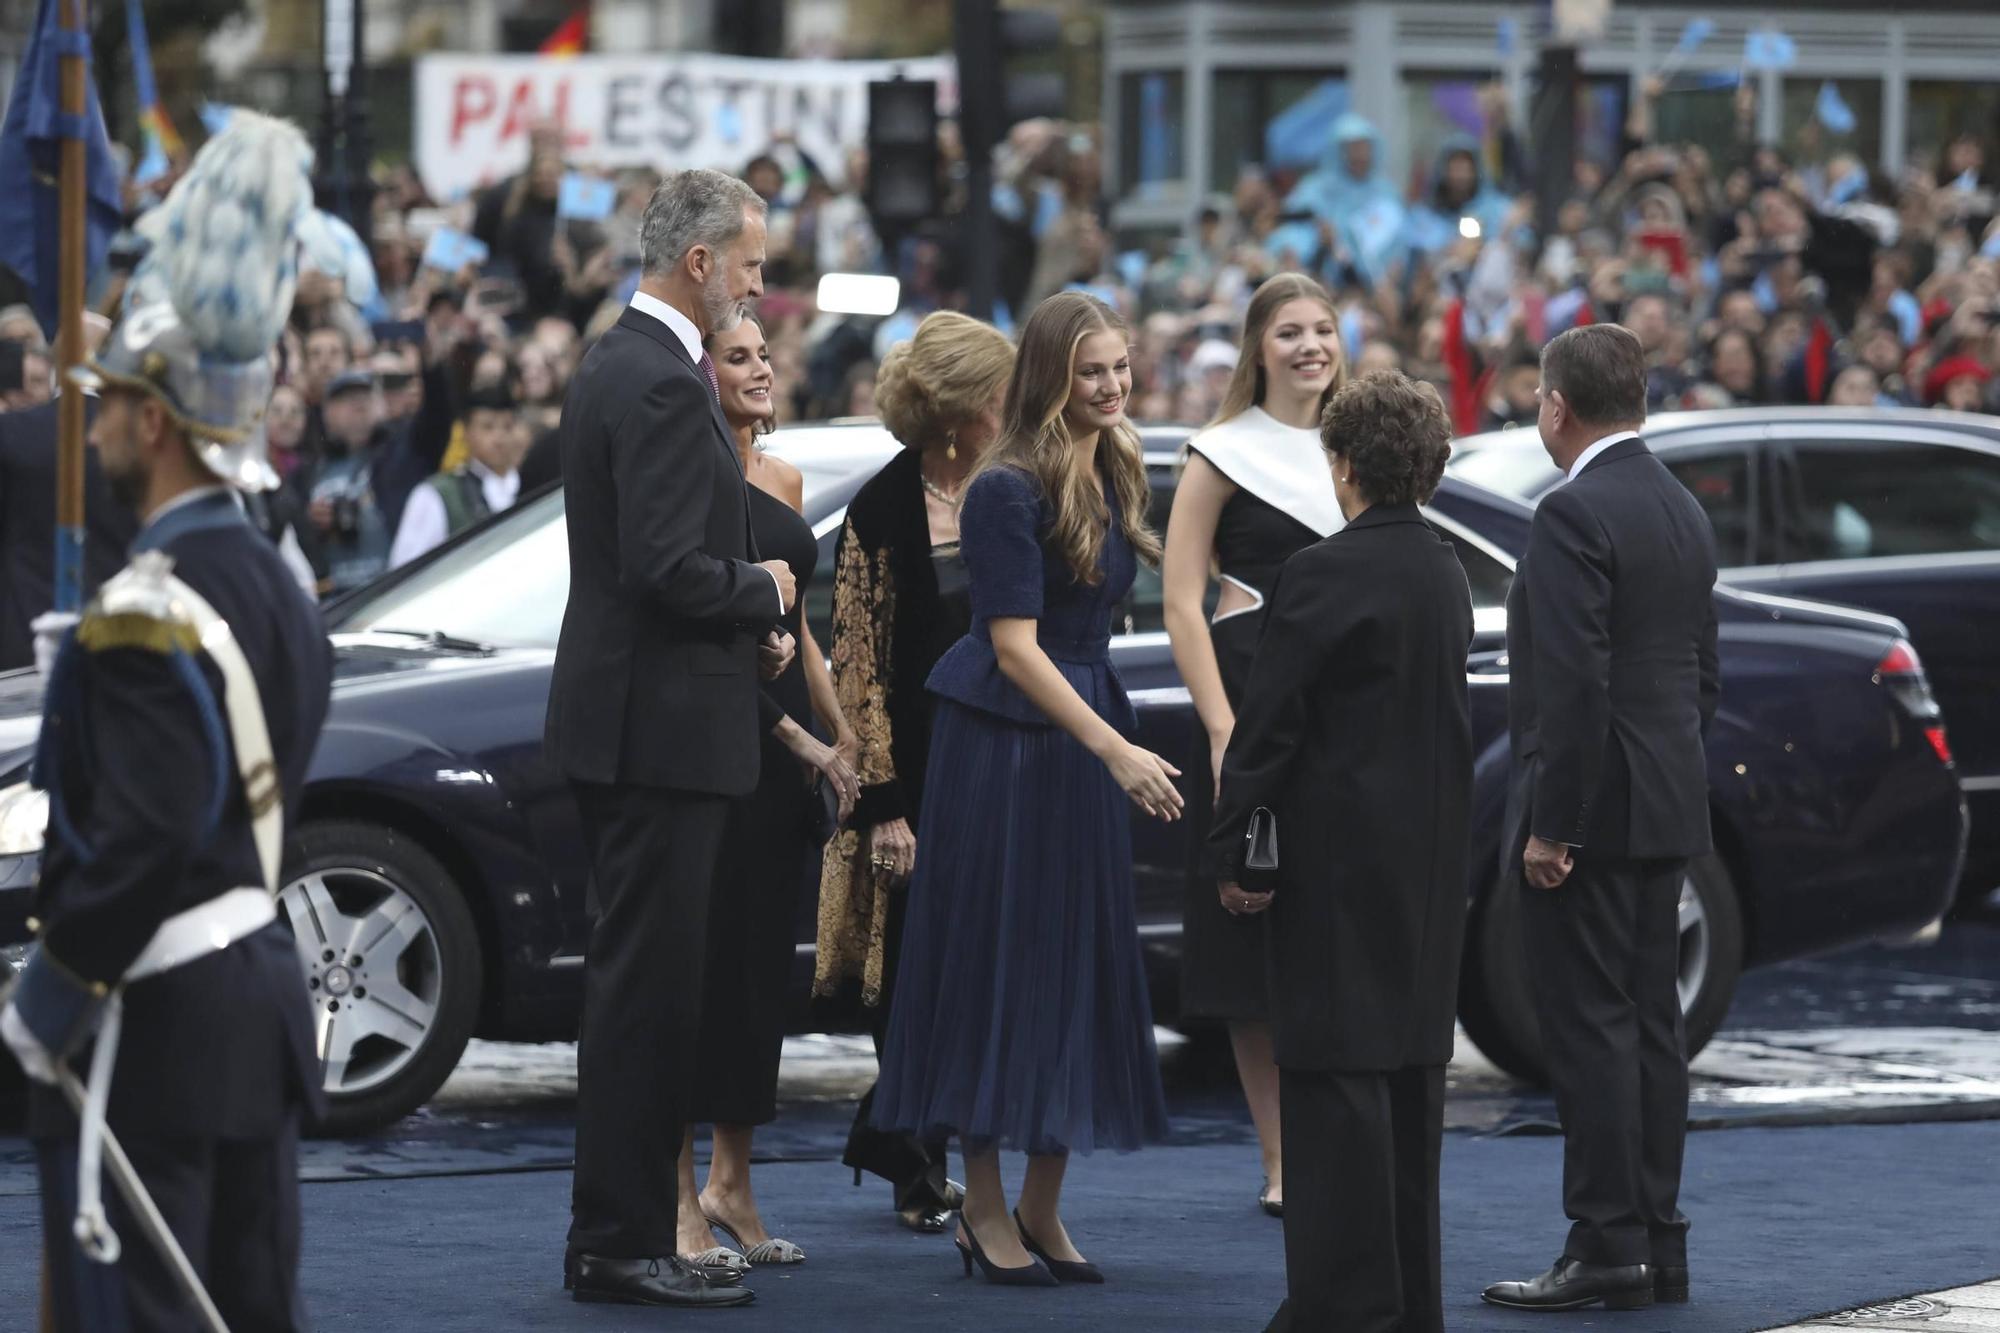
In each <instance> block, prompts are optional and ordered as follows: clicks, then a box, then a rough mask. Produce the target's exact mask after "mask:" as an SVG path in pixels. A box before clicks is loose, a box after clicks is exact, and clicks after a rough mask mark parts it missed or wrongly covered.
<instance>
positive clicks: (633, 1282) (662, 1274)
mask: <svg viewBox="0 0 2000 1333" xmlns="http://www.w3.org/2000/svg"><path fill="white" fill-rule="evenodd" d="M563 1267H564V1270H565V1273H564V1276H565V1278H566V1281H565V1283H564V1285H565V1286H567V1287H569V1288H570V1294H571V1296H572V1297H573V1298H574V1299H576V1300H579V1301H598V1302H604V1303H608V1304H614V1305H714V1306H725V1305H748V1304H749V1303H750V1302H751V1301H753V1300H755V1299H756V1298H757V1297H756V1293H754V1292H752V1291H751V1290H750V1289H749V1288H748V1287H738V1286H724V1285H721V1284H719V1283H715V1282H711V1281H709V1280H708V1279H707V1278H704V1277H703V1276H702V1275H701V1274H699V1273H697V1272H695V1271H694V1270H693V1269H691V1268H689V1267H688V1266H687V1265H686V1264H684V1263H682V1262H681V1261H680V1260H679V1259H678V1258H676V1257H674V1256H672V1255H668V1256H667V1257H666V1258H664V1259H602V1258H599V1257H598V1256H597V1255H594V1254H570V1255H568V1256H566V1257H565V1260H564V1264H563Z"/></svg>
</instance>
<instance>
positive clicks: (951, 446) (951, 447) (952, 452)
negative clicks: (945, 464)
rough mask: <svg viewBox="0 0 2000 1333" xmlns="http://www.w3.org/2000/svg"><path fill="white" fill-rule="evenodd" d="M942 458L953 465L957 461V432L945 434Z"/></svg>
mask: <svg viewBox="0 0 2000 1333" xmlns="http://www.w3.org/2000/svg"><path fill="white" fill-rule="evenodd" d="M944 456H945V457H946V458H949V459H950V460H951V461H952V462H954V463H956V462H957V461H958V432H957V431H955V430H954V431H947V432H945V437H944Z"/></svg>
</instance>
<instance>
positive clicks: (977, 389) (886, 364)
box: [875, 310, 1014, 449]
mask: <svg viewBox="0 0 2000 1333" xmlns="http://www.w3.org/2000/svg"><path fill="white" fill-rule="evenodd" d="M1013 375H1014V344H1012V343H1010V342H1008V341H1007V336H1006V335H1005V334H1003V333H1001V332H1000V330H998V329H996V328H994V327H993V326H992V325H991V324H986V323H982V322H981V321H979V320H976V319H974V318H972V317H971V316H970V315H961V314H959V313H958V312H957V311H955V310H939V311H937V312H935V313H933V314H930V315H926V316H925V317H924V322H923V323H921V324H919V325H917V332H916V336H915V337H913V338H911V339H910V340H909V341H908V342H902V343H897V344H896V345H895V346H894V347H891V348H890V349H889V354H888V355H887V356H885V357H883V358H882V366H881V369H879V370H878V371H876V373H875V410H876V411H877V412H878V413H880V414H881V417H882V424H883V425H885V426H887V427H888V428H889V433H890V434H891V435H893V436H895V437H896V439H897V441H898V442H899V443H901V444H902V445H903V446H904V447H905V448H909V449H928V448H930V447H932V446H933V445H941V444H943V443H944V442H945V440H946V439H947V438H948V437H949V436H950V435H951V434H952V432H954V431H956V430H958V429H960V428H961V427H963V426H964V425H966V423H968V422H970V421H972V420H974V419H976V418H977V417H978V416H979V414H980V413H981V412H983V411H985V410H986V408H987V405H988V404H990V403H991V402H992V401H993V398H994V395H995V394H997V393H999V392H1000V390H1001V389H1002V388H1003V387H1004V386H1005V385H1006V384H1007V381H1008V380H1010V379H1012V378H1013Z"/></svg>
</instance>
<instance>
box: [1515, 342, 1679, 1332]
mask: <svg viewBox="0 0 2000 1333" xmlns="http://www.w3.org/2000/svg"><path fill="white" fill-rule="evenodd" d="M1537 394H1538V397H1539V399H1540V402H1541V414H1540V419H1539V424H1540V427H1541V435H1542V442H1543V444H1544V445H1545V446H1546V447H1547V449H1548V452H1549V457H1550V458H1552V459H1553V460H1554V461H1555V464H1556V466H1557V467H1559V468H1561V469H1563V471H1564V472H1565V473H1567V474H1568V480H1567V481H1565V482H1564V484H1563V485H1562V486H1560V487H1558V488H1557V489H1556V490H1554V491H1551V492H1550V493H1549V494H1548V495H1547V496H1545V497H1543V499H1542V501H1541V503H1540V505H1539V506H1538V507H1537V509H1536V511H1535V521H1534V526H1533V529H1532V530H1531V532H1530V533H1529V537H1528V552H1527V555H1526V556H1525V557H1524V558H1523V560H1522V561H1521V563H1520V565H1519V566H1518V567H1517V568H1516V569H1515V572H1514V586H1513V589H1512V591H1511V592H1510V593H1509V594H1508V598H1507V651H1508V656H1509V658H1510V659H1511V662H1512V667H1511V670H1512V673H1513V686H1512V690H1511V694H1510V701H1509V710H1508V711H1509V713H1510V719H1509V722H1510V727H1509V729H1510V731H1511V733H1512V740H1513V748H1514V765H1515V776H1514V785H1513V790H1512V793H1511V796H1510V802H1509V820H1508V828H1509V830H1510V832H1511V834H1512V836H1511V839H1510V841H1509V842H1508V843H1507V847H1508V849H1509V850H1508V853H1507V855H1508V860H1509V861H1510V862H1511V861H1512V859H1513V857H1515V856H1519V857H1520V861H1519V865H1520V866H1521V869H1522V872H1523V878H1524V880H1525V882H1524V883H1523V884H1522V885H1521V886H1520V892H1521V894H1522V896H1523V902H1522V916H1521V922H1522V933H1523V936H1524V938H1525V944H1526V949H1527V954H1528V963H1529V971H1530V973H1531V974H1532V975H1533V977H1534V986H1535V1008H1536V1012H1537V1014H1538V1015H1539V1017H1540V1020H1541V1029H1542V1041H1543V1045H1544V1047H1545V1049H1546V1051H1547V1059H1548V1066H1549V1078H1550V1081H1551V1082H1552V1083H1553V1084H1554V1087H1555V1094H1556V1109H1557V1111H1558V1113H1559V1114H1560V1115H1561V1118H1562V1125H1563V1133H1564V1136H1565V1138H1566V1143H1565V1146H1564V1152H1563V1208H1564V1211H1565V1212H1567V1213H1568V1214H1569V1217H1570V1219H1571V1221H1572V1223H1573V1225H1572V1226H1571V1228H1570V1233H1569V1239H1568V1241H1567V1242H1566V1244H1565V1245H1564V1247H1563V1254H1562V1257H1561V1258H1560V1259H1558V1260H1557V1261H1556V1263H1555V1265H1554V1266H1553V1267H1552V1268H1550V1269H1549V1271H1548V1272H1546V1273H1544V1274H1542V1275H1541V1276H1540V1277H1537V1278H1534V1279H1532V1280H1530V1281H1526V1282H1499V1283H1495V1284H1494V1285H1493V1286H1490V1287H1488V1288H1487V1289H1486V1291H1485V1298H1486V1300H1488V1301H1489V1302H1491V1303H1493V1304H1495V1305H1507V1306H1514V1307H1518V1308H1524V1309H1539V1310H1576V1309H1583V1308H1586V1307H1588V1306H1591V1305H1595V1304H1598V1303H1599V1302H1602V1304H1603V1305H1604V1306H1605V1307H1606V1308H1608V1309H1640V1308H1643V1307H1645V1306H1649V1305H1651V1304H1652V1303H1653V1302H1654V1301H1655V1300H1660V1301H1685V1300H1686V1299H1687V1293H1688V1270H1687V1226H1688V1223H1687V1219H1686V1218H1685V1217H1683V1216H1682V1215H1681V1212H1680V1209H1679V1206H1678V1198H1679V1195H1680V1179H1681V1152H1682V1148H1683V1145H1684V1143H1685V1140H1686V1136H1687V1095H1688V1088H1687V1054H1686V1050H1685V1048H1684V1046H1683V1044H1682V1031H1681V1008H1680V996H1679V992H1678V990H1677V983H1678V979H1679V963H1680V929H1679V904H1680V888H1681V881H1682V878H1683V875H1684V873H1685V871H1686V866H1687V862H1688V859H1689V858H1690V857H1694V856H1699V855H1702V854H1704V853H1706V852H1708V851H1709V850H1710V848H1711V846H1712V843H1711V841H1710V834H1709V823H1708V778H1707V763H1706V758H1705V756H1704V754H1703V750H1702V736H1703V733H1704V732H1705V731H1706V730H1707V727H1708V722H1709V719H1710V718H1711V717H1713V716H1714V713H1715V699H1716V685H1717V677H1716V651H1715V602H1714V598H1713V596H1712V593H1713V589H1714V586H1715V539H1714V536H1713V534H1712V532H1711V531H1710V528H1709V525H1708V520H1707V518H1706V517H1705V516H1704V515H1703V513H1702V511H1701V507H1700V506H1699V505H1698V504H1696V503H1695V500H1694V497H1693V496H1691V495H1689V494H1688V493H1687V491H1686V490H1685V489H1683V488H1682V487H1681V485H1680V483H1679V482H1677V481H1675V480H1674V477H1673V474H1672V473H1670V472H1668V471H1667V469H1666V468H1665V466H1663V465H1662V464H1661V463H1660V461H1659V459H1657V458H1655V457H1654V456H1653V453H1652V451H1651V450H1649V449H1647V448H1646V445H1645V442H1644V441H1642V440H1641V439H1640V438H1639V435H1638V428H1639V427H1640V426H1641V425H1643V424H1644V422H1645V417H1646V359H1645V353H1644V352H1643V351H1642V350H1641V349H1640V346H1639V340H1638V339H1637V338H1635V337H1633V336H1632V334H1631V333H1629V332H1628V331H1626V330H1625V329H1622V328H1619V327H1617V326H1615V325H1610V324H1593V325H1589V326H1586V327H1584V328H1578V329H1572V330H1570V331H1569V332H1567V333H1564V334H1562V335H1561V336H1559V337H1557V338H1556V339H1555V340H1554V341H1552V342H1551V343H1550V344H1549V345H1548V347H1547V348H1546V349H1544V351H1543V353H1542V383H1541V387H1540V389H1539V390H1538V391H1537ZM1502 869H1503V871H1506V870H1507V869H1508V867H1506V866H1503V867H1502Z"/></svg>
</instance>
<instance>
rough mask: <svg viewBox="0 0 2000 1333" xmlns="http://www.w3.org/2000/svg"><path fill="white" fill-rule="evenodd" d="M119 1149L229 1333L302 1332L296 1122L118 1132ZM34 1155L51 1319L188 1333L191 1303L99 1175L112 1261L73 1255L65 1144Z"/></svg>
mask: <svg viewBox="0 0 2000 1333" xmlns="http://www.w3.org/2000/svg"><path fill="white" fill-rule="evenodd" d="M119 1144H120V1145H121V1146H122V1147H123V1148H124V1149H125V1154H126V1156H127V1157H129V1158H130V1159H131V1161H132V1165H133V1167H134V1168H135V1169H136V1170H137V1171H138V1173H139V1178H140V1180H142V1181H143V1182H144V1183H145V1186H146V1192H147V1193H148V1194H150V1195H152V1197H153V1203H154V1205H155V1206H156V1207H158V1208H159V1210H160V1215H161V1217H163V1218H164V1219H165V1220H166V1223H167V1227H168V1229H169V1230H171V1231H172V1232H173V1233H174V1238H175V1239H176V1240H178V1241H179V1242H180V1246H181V1249H182V1251H183V1252H184V1253H185V1254H186V1255H187V1257H188V1262H189V1263H191V1264H192V1265H194V1270H195V1272H196V1273H197V1274H198V1275H199V1276H200V1277H201V1279H202V1285H204V1286H205V1287H207V1289H208V1294H209V1297H210V1298H211V1299H212V1300H214V1302H215V1304H216V1308H217V1309H218V1310H219V1311H220V1313H221V1315H222V1319H223V1322H224V1323H226V1324H227V1325H229V1328H230V1330H231V1333H303V1330H305V1329H307V1328H309V1327H311V1325H310V1324H309V1323H308V1321H307V1319H306V1313H305V1305H304V1303H303V1302H302V1301H301V1300H300V1299H299V1290H298V1275H299V1135H298V1125H297V1122H296V1121H293V1122H292V1123H290V1124H288V1125H287V1126H286V1128H285V1129H284V1130H283V1131H282V1132H281V1133H279V1134H278V1135H277V1136H276V1137H274V1138H264V1139H205V1138H185V1139H184V1138H152V1137H148V1136H146V1135H143V1134H136V1133H131V1132H127V1133H125V1134H121V1135H119ZM35 1150H36V1155H37V1158H38V1160H39V1163H40V1166H41V1178H42V1235H43V1238H44V1244H45V1245H46V1247H47V1250H46V1253H47V1255H48V1261H49V1293H50V1296H51V1297H52V1298H53V1301H54V1305H55V1311H54V1313H55V1326H56V1327H57V1328H58V1329H60V1330H62V1331H63V1333H124V1330H128V1329H129V1330H131V1333H197V1330H199V1329H200V1328H201V1327H202V1325H201V1323H200V1320H199V1318H198V1317H197V1316H196V1314H195V1312H194V1307H193V1306H192V1305H190V1304H189V1303H188V1301H187V1300H186V1298H185V1297H184V1296H183V1295H182V1293H181V1288H180V1285H179V1283H178V1282H176V1281H175V1279H174V1277H173V1275H172V1272H171V1271H170V1270H169V1269H168V1267H167V1265H166V1262H165V1261H164V1260H163V1259H161V1258H160V1256H159V1255H158V1254H157V1253H156V1252H155V1251H154V1249H153V1246H152V1244H151V1242H150V1241H148V1240H147V1238H146V1234H145V1233H144V1232H143V1231H141V1230H140V1228H139V1224H138V1222H137V1221H136V1220H134V1218H133V1216H132V1213H131V1210H129V1209H128V1208H126V1206H125V1199H124V1196H123V1195H122V1194H120V1193H119V1192H118V1189H117V1186H116V1185H115V1184H113V1183H112V1181H111V1179H110V1172H109V1170H108V1169H107V1171H106V1173H105V1180H104V1204H105V1216H106V1217H107V1219H108V1220H109V1221H110V1223H111V1226H112V1229H113V1230H115V1231H116V1232H117V1233H118V1239H119V1241H120V1243H121V1247H122V1250H123V1253H122V1255H121V1256H120V1258H119V1260H118V1262H117V1263H115V1264H99V1263H94V1262H92V1261H91V1260H89V1259H87V1258H85V1257H84V1255H83V1252H82V1250H80V1249H79V1248H78V1247H77V1243H76V1240H75V1237H74V1236H73V1235H72V1234H71V1231H70V1227H71V1225H72V1223H74V1221H75V1220H76V1140H75V1139H74V1138H68V1139H45V1140H40V1141H38V1142H37V1143H36V1145H35ZM22 1318H23V1320H26V1318H27V1316H26V1315H23V1316H22Z"/></svg>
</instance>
